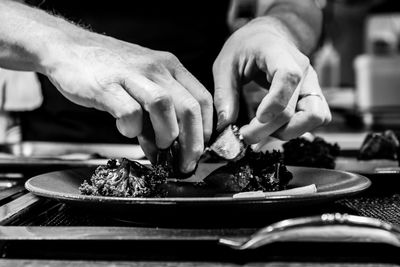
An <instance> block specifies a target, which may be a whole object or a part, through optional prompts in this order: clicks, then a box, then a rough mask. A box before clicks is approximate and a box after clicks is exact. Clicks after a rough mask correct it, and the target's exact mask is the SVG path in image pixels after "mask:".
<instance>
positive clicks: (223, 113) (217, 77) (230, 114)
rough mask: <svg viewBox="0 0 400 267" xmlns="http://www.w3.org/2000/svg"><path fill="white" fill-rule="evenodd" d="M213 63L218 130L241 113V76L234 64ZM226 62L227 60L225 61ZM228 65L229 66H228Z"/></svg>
mask: <svg viewBox="0 0 400 267" xmlns="http://www.w3.org/2000/svg"><path fill="white" fill-rule="evenodd" d="M220 62H221V60H219V59H218V58H217V60H216V61H215V63H214V65H213V76H214V87H215V90H214V105H215V109H216V113H217V116H218V121H217V131H220V130H222V129H223V128H225V127H226V126H227V125H228V124H231V123H233V122H235V121H236V119H237V117H238V113H239V82H238V81H239V78H238V74H237V71H236V70H235V69H234V64H223V65H222V64H221V63H220ZM225 62H226V61H225ZM227 66H228V67H227Z"/></svg>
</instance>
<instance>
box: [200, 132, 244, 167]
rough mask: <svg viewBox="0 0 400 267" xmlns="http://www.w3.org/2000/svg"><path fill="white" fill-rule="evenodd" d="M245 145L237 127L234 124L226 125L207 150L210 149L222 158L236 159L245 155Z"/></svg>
mask: <svg viewBox="0 0 400 267" xmlns="http://www.w3.org/2000/svg"><path fill="white" fill-rule="evenodd" d="M246 147H247V146H246V145H245V143H244V142H243V138H242V136H241V135H240V132H239V128H238V127H237V126H235V125H228V126H227V127H226V128H225V129H224V130H223V131H222V133H221V134H219V135H218V136H217V138H216V139H215V141H214V142H213V143H212V144H211V146H210V147H209V148H208V149H207V151H212V152H213V153H214V154H215V155H217V156H218V157H219V158H222V159H224V160H228V161H236V160H239V159H241V158H242V157H243V156H244V155H245V152H246Z"/></svg>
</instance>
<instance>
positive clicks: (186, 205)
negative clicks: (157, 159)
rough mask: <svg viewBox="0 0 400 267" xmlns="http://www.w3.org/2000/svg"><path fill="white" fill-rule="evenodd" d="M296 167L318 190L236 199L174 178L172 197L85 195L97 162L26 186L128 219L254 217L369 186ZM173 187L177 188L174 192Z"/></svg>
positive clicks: (297, 178)
mask: <svg viewBox="0 0 400 267" xmlns="http://www.w3.org/2000/svg"><path fill="white" fill-rule="evenodd" d="M219 166H221V165H220V164H218V165H214V164H201V165H200V166H199V168H198V173H201V175H202V177H204V176H205V175H207V174H208V173H209V172H211V171H212V170H214V169H215V168H217V167H219ZM288 168H289V170H290V171H291V172H292V173H293V179H292V181H291V182H290V184H289V186H290V187H292V188H293V187H300V186H306V185H310V184H315V185H316V187H317V193H312V194H304V195H286V196H270V197H266V198H265V199H257V200H254V199H253V200H251V199H234V198H232V197H226V196H224V197H216V196H213V195H212V192H211V191H210V190H197V189H196V187H195V186H192V185H191V184H190V183H185V185H182V183H173V182H171V183H170V184H169V186H168V187H167V188H169V190H171V194H170V195H174V196H175V197H167V198H119V197H102V196H86V195H82V194H80V192H79V189H78V188H79V186H80V184H81V183H82V182H83V181H84V180H85V179H88V178H90V177H91V175H92V173H93V170H94V168H81V169H71V170H65V171H57V172H51V173H46V174H42V175H38V176H35V177H33V178H31V179H29V180H28V181H27V182H26V184H25V186H26V188H27V189H28V190H29V191H31V192H32V193H34V194H36V195H38V196H42V197H47V198H51V199H55V200H58V201H62V202H66V203H69V204H72V205H76V206H79V207H81V208H85V209H87V210H88V211H90V212H95V213H97V214H101V215H108V216H113V217H118V218H121V219H124V220H129V221H136V222H143V221H149V220H150V221H152V220H157V221H160V220H161V221H168V220H186V219H190V220H199V219H202V220H203V219H206V220H218V219H225V220H226V219H228V218H229V220H235V219H243V218H245V219H251V218H253V217H254V218H256V217H257V218H260V217H265V216H271V214H278V213H287V212H294V211H299V209H302V207H312V206H315V205H319V204H323V203H326V202H327V201H332V200H335V199H338V198H343V197H346V196H350V195H353V194H356V193H358V192H361V191H363V190H365V189H366V188H368V187H369V186H370V181H369V179H368V178H366V177H364V176H361V175H358V174H353V173H349V172H343V171H336V170H326V169H317V168H306V167H288ZM172 191H173V192H172Z"/></svg>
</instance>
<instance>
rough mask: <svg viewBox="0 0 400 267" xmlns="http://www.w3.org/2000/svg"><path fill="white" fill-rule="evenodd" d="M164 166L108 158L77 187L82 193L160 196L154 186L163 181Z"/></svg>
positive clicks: (166, 172)
mask: <svg viewBox="0 0 400 267" xmlns="http://www.w3.org/2000/svg"><path fill="white" fill-rule="evenodd" d="M168 176H169V172H168V170H167V169H166V168H165V167H164V166H162V165H155V166H153V167H152V168H149V167H147V166H144V165H142V164H140V163H138V162H136V161H130V160H128V159H125V158H122V159H111V160H109V161H108V163H107V165H101V166H99V167H97V169H96V170H95V172H94V174H93V175H92V177H91V178H90V181H84V182H83V183H82V185H81V186H80V187H79V190H80V192H81V193H82V194H84V195H94V196H113V197H161V196H162V193H161V192H160V191H159V190H158V186H159V185H161V184H164V183H166V180H167V178H168Z"/></svg>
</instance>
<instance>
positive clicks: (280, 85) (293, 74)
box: [256, 64, 303, 123]
mask: <svg viewBox="0 0 400 267" xmlns="http://www.w3.org/2000/svg"><path fill="white" fill-rule="evenodd" d="M295 66H296V65H295V64H293V65H292V67H290V68H287V67H286V68H281V69H278V70H277V71H276V72H275V73H274V75H273V77H272V83H271V88H270V90H269V93H268V94H267V96H266V97H264V99H263V100H262V101H261V103H260V105H259V107H258V109H257V113H256V117H257V119H258V120H259V121H260V122H262V123H266V122H269V121H271V120H273V119H274V118H275V117H276V116H278V115H279V114H280V113H281V112H282V111H283V110H285V109H286V107H287V106H288V103H289V101H290V99H291V98H292V95H293V93H294V91H295V90H296V88H297V86H298V85H299V83H300V80H301V79H302V76H303V71H302V70H301V69H300V68H297V67H295Z"/></svg>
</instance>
